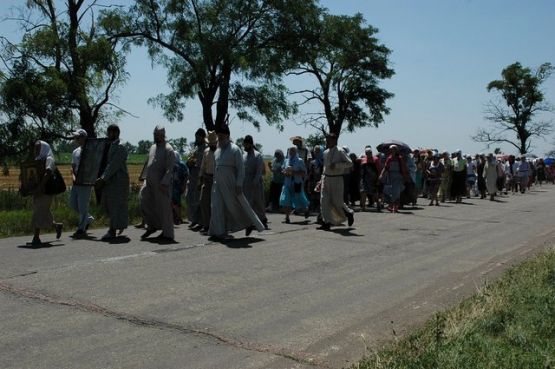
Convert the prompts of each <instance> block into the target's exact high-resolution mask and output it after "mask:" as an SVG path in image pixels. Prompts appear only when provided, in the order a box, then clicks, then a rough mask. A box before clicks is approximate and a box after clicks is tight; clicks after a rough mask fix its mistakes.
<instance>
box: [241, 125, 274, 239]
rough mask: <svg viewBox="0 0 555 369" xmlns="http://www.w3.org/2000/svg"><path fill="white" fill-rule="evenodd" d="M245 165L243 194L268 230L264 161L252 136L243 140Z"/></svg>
mask: <svg viewBox="0 0 555 369" xmlns="http://www.w3.org/2000/svg"><path fill="white" fill-rule="evenodd" d="M243 148H244V149H245V152H244V154H243V163H244V165H245V180H244V181H243V193H244V194H245V197H246V198H247V201H248V202H249V205H250V206H251V207H252V210H254V212H255V213H256V215H257V216H258V219H260V221H261V222H262V224H263V225H264V227H265V228H268V219H267V218H266V209H265V206H264V205H265V204H264V178H263V176H264V159H263V158H262V155H261V154H260V153H259V152H258V151H256V150H255V148H254V141H253V139H252V136H251V135H247V136H245V139H244V140H243Z"/></svg>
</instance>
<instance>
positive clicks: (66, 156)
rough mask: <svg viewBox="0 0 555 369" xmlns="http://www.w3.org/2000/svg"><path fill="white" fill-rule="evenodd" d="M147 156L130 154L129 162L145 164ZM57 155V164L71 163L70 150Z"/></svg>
mask: <svg viewBox="0 0 555 369" xmlns="http://www.w3.org/2000/svg"><path fill="white" fill-rule="evenodd" d="M147 156H148V155H146V154H129V156H128V157H127V164H144V162H145V160H146V158H147ZM55 157H56V163H57V164H71V153H70V152H62V153H56V154H55Z"/></svg>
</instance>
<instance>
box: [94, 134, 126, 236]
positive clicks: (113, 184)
mask: <svg viewBox="0 0 555 369" xmlns="http://www.w3.org/2000/svg"><path fill="white" fill-rule="evenodd" d="M100 178H102V179H103V180H104V182H105V185H104V188H103V189H102V199H101V204H102V207H103V208H104V210H105V211H106V213H107V214H108V217H109V218H110V228H112V229H125V228H127V226H128V224H129V214H128V209H127V202H128V196H129V173H128V171H127V149H126V148H125V146H123V145H122V144H121V142H120V140H116V141H114V142H112V144H111V145H110V150H108V158H107V164H106V168H105V169H104V172H103V173H102V175H101V176H100Z"/></svg>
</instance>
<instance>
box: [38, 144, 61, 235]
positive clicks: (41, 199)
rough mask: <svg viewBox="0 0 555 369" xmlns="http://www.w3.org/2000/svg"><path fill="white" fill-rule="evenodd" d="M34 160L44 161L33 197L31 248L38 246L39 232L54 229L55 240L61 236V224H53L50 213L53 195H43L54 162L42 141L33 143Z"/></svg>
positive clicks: (53, 169) (54, 167)
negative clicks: (38, 185) (38, 183)
mask: <svg viewBox="0 0 555 369" xmlns="http://www.w3.org/2000/svg"><path fill="white" fill-rule="evenodd" d="M35 160H41V161H42V160H43V161H44V176H43V178H42V181H41V186H40V192H38V193H35V194H34V195H33V218H32V226H33V229H34V236H33V241H32V242H31V244H32V245H33V246H40V245H41V244H42V242H41V240H40V237H39V236H40V230H41V229H50V228H54V230H55V231H56V238H57V239H59V238H60V237H61V235H62V227H63V225H62V223H56V222H54V217H53V216H52V212H51V211H50V207H51V206H52V200H53V198H54V196H53V195H47V194H45V193H44V186H45V184H46V182H47V181H48V180H49V179H50V178H51V177H52V175H53V173H54V171H55V170H56V162H55V160H54V154H53V153H52V149H51V148H50V145H49V144H47V143H46V142H44V141H36V142H35Z"/></svg>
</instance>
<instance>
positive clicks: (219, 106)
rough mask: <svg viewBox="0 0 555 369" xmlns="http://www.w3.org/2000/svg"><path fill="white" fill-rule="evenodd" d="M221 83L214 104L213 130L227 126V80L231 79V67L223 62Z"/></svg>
mask: <svg viewBox="0 0 555 369" xmlns="http://www.w3.org/2000/svg"><path fill="white" fill-rule="evenodd" d="M221 78H222V82H221V83H220V86H219V87H220V93H219V96H218V102H217V103H216V124H215V128H219V127H223V126H225V125H226V124H227V115H228V111H229V80H230V79H231V65H230V63H228V62H224V63H223V66H222V77H221Z"/></svg>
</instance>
